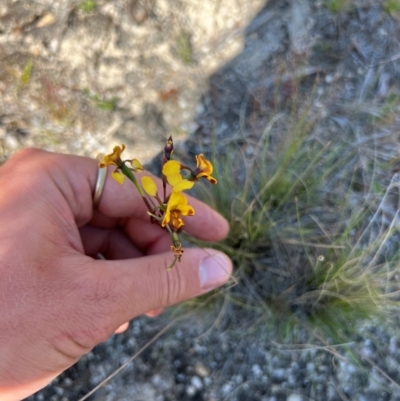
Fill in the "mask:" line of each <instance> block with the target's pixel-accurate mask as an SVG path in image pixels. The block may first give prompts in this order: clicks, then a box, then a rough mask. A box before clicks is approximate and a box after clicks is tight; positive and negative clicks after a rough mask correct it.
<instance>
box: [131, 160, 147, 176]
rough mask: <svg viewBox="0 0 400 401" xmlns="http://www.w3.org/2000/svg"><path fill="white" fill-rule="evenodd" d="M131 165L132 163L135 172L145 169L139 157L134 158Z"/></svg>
mask: <svg viewBox="0 0 400 401" xmlns="http://www.w3.org/2000/svg"><path fill="white" fill-rule="evenodd" d="M131 165H132V169H133V171H134V172H135V173H137V172H139V171H143V170H144V168H143V166H142V164H141V163H140V161H139V160H138V159H132V160H131Z"/></svg>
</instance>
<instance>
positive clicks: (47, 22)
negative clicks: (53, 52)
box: [36, 13, 56, 28]
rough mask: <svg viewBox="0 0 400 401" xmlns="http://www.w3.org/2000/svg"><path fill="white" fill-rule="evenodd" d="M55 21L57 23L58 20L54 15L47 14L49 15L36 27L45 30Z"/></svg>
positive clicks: (44, 16)
mask: <svg viewBox="0 0 400 401" xmlns="http://www.w3.org/2000/svg"><path fill="white" fill-rule="evenodd" d="M55 21H56V18H55V17H54V14H52V13H47V14H45V15H43V17H42V18H40V19H39V21H38V22H37V24H36V27H37V28H44V27H45V26H49V25H53V24H54V22H55Z"/></svg>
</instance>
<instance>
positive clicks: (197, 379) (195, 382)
mask: <svg viewBox="0 0 400 401" xmlns="http://www.w3.org/2000/svg"><path fill="white" fill-rule="evenodd" d="M190 383H191V385H192V386H194V387H195V388H196V389H197V390H201V389H202V388H203V382H202V381H201V379H200V377H199V376H193V377H192V378H191V379H190Z"/></svg>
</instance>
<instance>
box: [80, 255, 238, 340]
mask: <svg viewBox="0 0 400 401" xmlns="http://www.w3.org/2000/svg"><path fill="white" fill-rule="evenodd" d="M171 261H172V255H171V253H170V252H168V253H160V254H157V255H152V256H146V257H142V258H136V259H129V260H116V261H99V260H96V261H93V263H92V264H93V265H95V266H93V270H92V271H94V272H96V273H95V277H96V278H95V281H96V282H95V284H94V285H92V286H91V287H92V288H93V291H94V292H95V294H90V293H89V294H87V295H88V298H87V299H89V301H90V300H93V301H96V300H98V299H99V297H101V302H94V304H93V305H91V306H92V308H93V309H94V311H95V312H97V313H95V316H99V313H100V314H101V315H104V314H106V315H107V316H108V318H110V319H111V321H110V320H108V319H106V320H108V323H109V324H110V327H109V330H111V331H110V333H112V332H113V331H114V330H116V328H118V327H119V326H120V325H121V324H123V323H124V322H126V321H127V320H130V319H132V318H133V317H136V316H139V315H141V314H143V313H145V312H147V311H149V310H151V309H157V308H163V307H166V306H169V305H173V304H175V303H178V302H181V301H184V300H186V299H189V298H192V297H194V296H198V295H201V294H204V293H206V292H208V291H210V290H212V289H213V288H215V287H218V286H220V285H222V284H224V283H225V282H226V281H227V280H228V279H229V277H230V276H231V273H232V262H231V260H230V259H229V258H228V257H227V256H226V255H225V254H223V253H221V252H218V251H216V250H213V249H199V248H189V249H186V250H185V254H184V257H183V258H182V262H181V263H177V264H176V265H175V267H174V268H173V269H171V270H169V271H167V270H166V268H167V267H168V266H169V265H170V264H171ZM89 291H90V289H89ZM85 305H86V306H85V307H86V308H87V307H88V305H87V303H86V304H85ZM92 308H90V309H91V310H93V309H92ZM96 308H97V310H96ZM98 308H101V309H102V310H101V311H100V310H99V309H98Z"/></svg>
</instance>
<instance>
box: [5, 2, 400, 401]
mask: <svg viewBox="0 0 400 401" xmlns="http://www.w3.org/2000/svg"><path fill="white" fill-rule="evenodd" d="M335 4H339V5H340V7H339V8H340V10H339V11H337V12H335V8H334V6H335ZM387 4H388V2H377V1H347V2H343V1H337V2H335V1H313V0H298V1H296V2H288V1H283V0H270V1H269V2H268V4H267V5H263V4H262V2H250V1H249V0H246V1H223V0H222V1H220V2H210V3H208V2H204V3H200V2H196V1H182V2H178V1H174V2H166V1H162V0H153V1H151V0H148V1H141V0H135V1H115V2H110V1H100V0H99V1H97V2H90V1H83V2H77V1H65V2H57V1H50V0H48V1H45V0H41V1H39V0H38V1H35V2H29V3H27V2H18V1H3V2H2V4H1V5H0V54H1V57H0V60H1V61H0V66H1V68H0V91H1V99H0V112H1V119H0V123H1V125H0V146H1V147H0V149H2V154H1V157H3V158H4V159H5V158H6V157H8V156H9V155H10V154H11V153H12V152H14V151H15V150H17V149H18V148H20V147H26V146H32V145H34V146H40V147H43V148H46V149H50V150H57V151H63V152H72V153H78V154H85V155H92V156H93V155H95V153H97V152H98V151H105V150H107V149H109V148H110V146H112V145H113V144H114V143H120V142H121V141H122V142H125V143H126V144H127V145H128V148H129V149H133V152H137V153H138V155H140V157H142V160H145V161H149V160H151V158H152V157H153V156H154V155H155V154H157V153H158V151H159V149H160V146H162V143H163V141H164V138H165V136H167V135H169V134H171V133H172V134H174V136H175V138H177V139H185V138H187V140H186V141H185V142H182V143H181V145H179V146H178V153H180V154H182V155H183V154H187V153H188V154H192V153H198V152H199V150H205V151H209V150H210V149H211V146H214V147H217V148H218V149H219V152H220V153H221V154H222V153H223V152H224V150H225V149H226V145H227V144H232V143H235V144H237V145H238V146H239V147H240V148H241V149H242V151H243V153H244V154H246V152H247V153H248V154H251V153H252V151H253V149H254V148H253V147H252V146H253V142H252V141H253V140H254V141H255V140H256V139H257V137H259V135H260V133H261V132H262V131H263V129H264V128H265V126H266V125H267V124H268V121H269V119H270V118H271V116H273V115H274V113H275V114H276V112H277V110H278V111H279V112H281V113H283V115H285V112H286V111H287V109H289V108H290V107H291V105H292V102H293V98H294V94H295V93H299V92H300V93H302V94H307V93H309V94H310V97H311V98H312V107H311V108H310V109H309V110H310V112H309V113H310V116H311V117H312V118H314V120H316V121H318V124H316V128H315V133H314V134H313V135H314V136H315V137H318V138H319V140H321V141H327V142H328V141H335V140H338V139H339V138H340V140H346V139H347V138H348V141H349V146H350V142H351V145H352V146H354V144H356V147H357V148H358V149H359V153H360V155H361V156H360V160H361V163H365V164H368V163H371V162H372V161H373V160H375V161H376V160H378V161H379V162H383V161H385V162H388V161H390V164H391V165H392V166H393V168H396V167H397V165H398V160H399V156H398V155H399V154H400V153H399V151H400V148H399V145H398V143H399V133H400V130H399V128H400V125H399V117H398V114H399V113H398V112H399V108H400V107H399V104H400V86H399V82H400V80H399V78H400V32H399V31H400V25H399V15H400V14H398V11H396V8H395V7H393V8H390V9H389V8H388V6H387ZM257 12H258V13H257ZM253 16H254V18H252V17H253ZM251 18H252V19H251ZM241 46H242V47H241ZM311 94H312V96H311ZM371 121H372V122H371ZM278 132H279V131H278ZM277 135H278V134H277ZM132 156H134V155H132ZM153 165H155V164H153ZM390 174H391V173H388V174H387V176H386V177H385V176H382V181H384V182H387V181H388V180H389V179H390ZM250 315H251V314H250ZM173 317H174V311H173V310H172V311H170V312H169V313H168V312H167V313H166V314H165V315H163V316H161V317H159V318H156V319H149V318H145V317H143V318H139V319H136V320H135V321H133V322H132V323H131V326H130V328H129V330H128V331H127V332H126V333H124V334H122V335H118V336H114V337H113V338H111V339H110V340H108V341H107V342H106V343H104V344H101V345H99V346H98V347H97V348H96V349H94V350H93V351H92V352H91V353H90V354H88V355H87V356H85V357H84V358H82V359H81V360H80V361H79V362H78V363H77V364H76V365H75V366H73V367H72V368H71V369H69V370H67V371H66V372H65V373H64V374H63V375H62V376H60V377H59V378H57V379H56V380H55V381H54V382H53V383H52V385H51V386H49V387H47V388H46V389H44V390H43V391H41V392H39V393H38V394H36V395H34V396H32V397H30V398H28V400H29V401H34V400H46V401H47V400H54V401H55V400H63V401H67V400H74V401H75V400H79V399H80V398H81V397H84V396H85V395H86V394H87V393H88V392H89V391H90V390H91V389H92V388H93V387H95V386H96V385H97V384H98V383H100V382H101V380H103V379H105V378H106V377H107V376H108V375H110V374H112V373H113V372H114V371H115V370H116V369H117V368H118V367H119V366H121V365H122V364H123V363H125V362H129V359H130V357H131V356H132V355H134V354H135V353H136V352H138V351H139V350H140V349H141V347H143V346H144V345H145V344H147V342H148V341H150V340H151V339H152V338H154V336H156V335H157V334H158V333H159V332H160V330H162V329H163V328H165V327H166V326H167V325H168V324H169V323H170V322H171V320H173ZM351 323H352V322H351ZM293 336H294V338H296V340H297V341H296V344H298V345H292V346H288V345H283V344H281V343H280V341H279V337H277V336H276V333H275V332H274V327H273V326H271V325H269V324H268V323H267V322H263V323H261V324H260V321H259V320H257V318H256V317H252V316H249V313H248V312H246V311H244V312H243V311H242V312H238V311H236V310H235V311H233V310H232V306H229V305H228V306H227V305H226V304H220V303H216V305H215V310H213V309H211V310H206V311H202V312H192V313H191V316H189V317H187V318H185V319H181V320H179V321H178V322H176V323H175V324H174V325H172V327H170V328H169V329H168V330H167V331H166V332H165V333H164V334H163V335H162V336H161V337H160V338H157V339H155V341H154V342H153V343H152V344H150V345H149V346H148V347H147V348H146V349H145V350H143V351H142V352H141V353H140V354H139V355H138V356H137V357H136V358H135V359H133V360H132V361H130V362H129V363H128V365H127V366H126V367H125V369H124V370H122V371H121V372H120V373H118V374H117V375H116V376H115V377H114V378H113V379H111V380H110V381H109V382H107V383H106V384H104V385H103V386H102V387H101V388H100V389H99V390H98V391H97V392H95V393H94V394H93V395H91V396H90V397H89V399H90V400H108V401H114V400H118V401H122V400H137V401H139V400H157V401H167V400H169V401H174V400H197V401H203V400H204V401H220V400H238V401H239V400H240V401H242V400H243V401H245V400H246V401H247V400H249V401H253V400H254V401H258V400H260V401H267V400H268V401H275V400H276V401H278V400H279V401H280V400H286V401H300V400H304V401H305V400H329V401H336V400H338V401H339V400H360V401H361V400H362V401H364V400H365V401H373V400H374V401H375V400H382V401H389V400H390V401H396V400H400V385H399V383H400V336H399V334H398V332H397V331H396V329H395V328H394V329H389V328H381V327H380V326H377V325H376V324H374V322H368V323H365V324H363V325H360V328H359V336H358V337H357V338H355V339H354V341H352V342H351V344H348V345H347V346H348V347H349V348H350V349H352V350H353V351H356V352H357V353H358V354H359V355H361V356H362V364H360V363H356V362H355V361H354V360H352V359H351V358H350V357H349V356H348V353H345V352H344V348H343V347H339V346H338V347H329V348H328V347H320V346H319V347H317V346H316V345H315V344H320V345H321V343H320V342H319V339H317V338H315V337H313V336H312V335H310V333H308V332H306V331H303V330H300V329H299V330H298V331H297V332H296V333H293ZM313 344H314V345H313ZM382 349H384V352H383V353H382Z"/></svg>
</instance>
